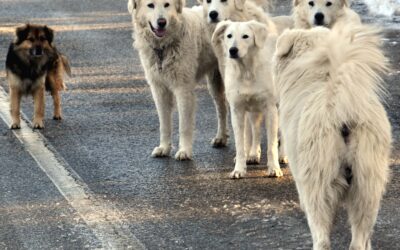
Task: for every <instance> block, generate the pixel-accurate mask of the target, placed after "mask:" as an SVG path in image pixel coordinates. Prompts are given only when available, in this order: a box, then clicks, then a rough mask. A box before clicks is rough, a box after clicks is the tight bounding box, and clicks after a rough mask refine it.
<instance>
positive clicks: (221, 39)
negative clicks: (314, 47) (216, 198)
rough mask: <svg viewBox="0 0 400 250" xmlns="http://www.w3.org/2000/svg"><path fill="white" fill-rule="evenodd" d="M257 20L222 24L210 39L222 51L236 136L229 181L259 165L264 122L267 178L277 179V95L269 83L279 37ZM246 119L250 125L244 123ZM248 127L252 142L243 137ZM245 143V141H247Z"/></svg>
mask: <svg viewBox="0 0 400 250" xmlns="http://www.w3.org/2000/svg"><path fill="white" fill-rule="evenodd" d="M267 27H268V26H266V25H265V24H263V23H259V22H256V21H249V22H231V21H223V22H220V23H219V24H218V25H217V28H216V29H215V32H214V34H213V37H212V42H213V45H214V47H215V49H219V48H222V51H221V52H219V53H218V54H223V55H224V56H223V58H220V60H224V62H223V64H224V65H225V69H224V70H225V74H224V75H225V78H224V80H225V89H226V96H227V99H228V102H229V105H230V108H231V115H232V127H233V132H234V134H235V144H236V162H235V169H234V170H233V172H232V173H231V178H241V177H243V176H244V175H245V174H246V161H247V162H249V161H251V162H255V163H259V162H260V157H261V149H260V141H261V124H262V122H263V119H264V118H265V120H266V128H267V138H268V149H267V150H268V151H267V157H268V163H267V166H268V170H267V176H269V177H280V176H282V171H281V169H280V166H279V156H278V109H277V102H278V100H277V94H276V89H275V85H274V82H273V80H272V72H271V60H272V55H273V53H274V50H275V43H276V39H277V37H278V34H277V33H276V32H275V30H274V29H272V30H268V29H267ZM246 116H247V119H248V120H249V124H246V122H245V121H246ZM245 125H247V126H250V129H251V130H250V131H251V142H249V139H250V138H248V136H245V130H246V129H245ZM246 141H247V142H246Z"/></svg>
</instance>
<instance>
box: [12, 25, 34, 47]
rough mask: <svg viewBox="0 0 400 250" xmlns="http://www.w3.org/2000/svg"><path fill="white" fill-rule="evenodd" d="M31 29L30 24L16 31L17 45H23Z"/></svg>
mask: <svg viewBox="0 0 400 250" xmlns="http://www.w3.org/2000/svg"><path fill="white" fill-rule="evenodd" d="M30 29H31V27H30V25H29V23H27V24H25V25H24V26H21V27H18V28H17V29H16V30H15V35H16V36H17V40H16V44H21V43H22V42H23V41H24V40H25V39H26V38H27V37H28V34H29V31H30Z"/></svg>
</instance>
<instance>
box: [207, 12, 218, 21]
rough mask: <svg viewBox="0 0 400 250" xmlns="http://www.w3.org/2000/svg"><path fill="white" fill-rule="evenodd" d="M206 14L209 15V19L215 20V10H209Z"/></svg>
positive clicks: (216, 14)
mask: <svg viewBox="0 0 400 250" xmlns="http://www.w3.org/2000/svg"><path fill="white" fill-rule="evenodd" d="M208 15H209V16H210V18H211V20H217V18H218V12H216V11H215V10H213V11H211V12H210V13H209V14H208Z"/></svg>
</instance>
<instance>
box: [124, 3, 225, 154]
mask: <svg viewBox="0 0 400 250" xmlns="http://www.w3.org/2000/svg"><path fill="white" fill-rule="evenodd" d="M128 10H129V11H130V13H131V14H132V22H133V26H134V35H133V37H134V40H135V42H134V47H135V48H136V49H137V50H138V52H139V56H140V60H141V63H142V66H143V68H144V71H145V75H146V80H147V81H148V83H149V85H150V89H151V93H152V95H153V98H154V101H155V104H156V108H157V112H158V116H159V120H160V144H159V146H157V147H156V148H155V149H154V150H153V153H152V156H153V157H164V156H168V155H169V154H170V151H171V144H172V142H171V140H172V138H171V135H172V109H173V106H174V102H175V101H176V103H177V107H178V113H179V150H178V152H177V153H176V154H175V158H176V159H177V160H188V159H191V158H192V143H193V132H194V125H195V106H196V101H195V99H196V98H195V92H194V91H195V87H196V85H197V82H198V81H200V80H201V78H202V77H203V76H206V77H207V83H208V87H209V90H210V92H211V94H212V96H213V97H214V101H215V104H216V108H217V113H218V132H217V136H216V137H215V138H214V139H213V141H212V143H213V145H214V146H224V145H225V144H226V140H227V131H226V130H227V129H226V113H227V105H226V100H225V95H224V88H223V82H222V78H221V76H220V75H219V71H218V63H217V58H216V57H215V55H214V53H213V51H212V49H211V37H210V36H208V30H207V26H206V24H205V22H203V16H202V14H203V12H202V9H201V7H197V8H195V9H189V8H184V0H129V2H128Z"/></svg>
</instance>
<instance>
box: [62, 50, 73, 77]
mask: <svg viewBox="0 0 400 250" xmlns="http://www.w3.org/2000/svg"><path fill="white" fill-rule="evenodd" d="M60 59H61V63H62V65H63V68H64V71H65V73H67V75H68V76H71V75H72V74H71V66H70V65H69V61H68V58H67V57H66V56H64V55H62V54H60Z"/></svg>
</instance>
